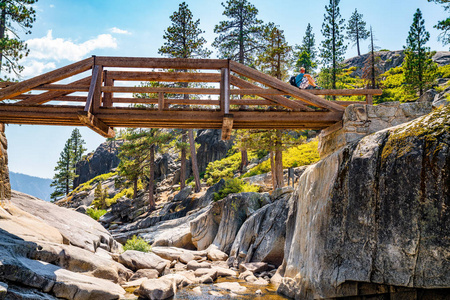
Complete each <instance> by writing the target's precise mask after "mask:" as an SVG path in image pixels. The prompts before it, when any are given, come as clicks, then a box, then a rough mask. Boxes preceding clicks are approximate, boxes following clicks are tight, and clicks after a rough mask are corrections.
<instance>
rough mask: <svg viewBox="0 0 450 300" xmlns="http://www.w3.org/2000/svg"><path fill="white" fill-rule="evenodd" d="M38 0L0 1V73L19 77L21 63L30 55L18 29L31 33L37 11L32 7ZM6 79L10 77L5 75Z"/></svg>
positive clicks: (21, 68) (21, 67)
mask: <svg viewBox="0 0 450 300" xmlns="http://www.w3.org/2000/svg"><path fill="white" fill-rule="evenodd" d="M36 2H37V0H9V1H6V0H2V1H0V10H1V13H0V73H1V72H3V74H4V73H5V72H6V73H11V72H12V73H14V74H16V75H19V73H20V72H21V71H22V70H23V66H21V65H20V64H19V61H20V60H21V59H22V58H24V57H25V56H27V55H28V52H29V50H28V48H27V44H26V43H25V42H24V41H22V40H20V38H19V33H18V31H17V28H21V29H23V30H24V31H25V34H29V33H31V31H30V29H31V28H32V27H33V22H34V21H35V20H36V11H35V10H34V9H33V8H32V7H31V5H32V4H35V3H36ZM3 77H4V79H5V80H6V79H8V77H7V76H6V75H5V74H4V76H3Z"/></svg>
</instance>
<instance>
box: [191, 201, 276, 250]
mask: <svg viewBox="0 0 450 300" xmlns="http://www.w3.org/2000/svg"><path fill="white" fill-rule="evenodd" d="M268 203H270V198H269V196H268V195H267V194H259V193H239V194H231V195H228V196H227V197H226V198H224V199H222V200H219V201H216V202H213V203H212V204H210V205H209V206H207V207H206V208H205V212H203V213H202V214H200V215H198V216H197V217H196V218H195V219H194V220H192V221H191V222H190V230H191V234H192V242H193V243H194V245H196V247H197V249H199V250H204V249H206V248H208V247H209V245H211V244H214V245H216V246H217V247H218V249H219V250H221V251H223V252H225V253H229V252H230V250H231V245H232V243H233V241H234V239H235V237H236V234H237V233H238V231H239V229H240V228H241V226H242V224H243V223H244V222H245V220H246V219H247V218H248V217H249V216H251V215H252V214H253V213H254V212H255V211H257V210H258V209H260V208H261V207H262V206H264V205H266V204H268Z"/></svg>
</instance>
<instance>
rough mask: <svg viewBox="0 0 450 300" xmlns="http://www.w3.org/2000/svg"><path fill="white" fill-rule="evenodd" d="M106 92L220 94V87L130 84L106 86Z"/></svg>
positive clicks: (103, 88)
mask: <svg viewBox="0 0 450 300" xmlns="http://www.w3.org/2000/svg"><path fill="white" fill-rule="evenodd" d="M101 91H102V92H105V93H112V92H114V93H159V92H163V93H168V94H200V95H219V94H220V89H205V88H199V89H196V88H166V87H163V88H156V87H131V86H130V87H128V86H104V87H102V88H101Z"/></svg>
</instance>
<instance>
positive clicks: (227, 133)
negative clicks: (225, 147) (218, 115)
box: [222, 114, 233, 141]
mask: <svg viewBox="0 0 450 300" xmlns="http://www.w3.org/2000/svg"><path fill="white" fill-rule="evenodd" d="M232 129H233V115H232V114H225V115H224V116H223V121H222V140H223V141H228V140H229V139H230V138H231V130H232Z"/></svg>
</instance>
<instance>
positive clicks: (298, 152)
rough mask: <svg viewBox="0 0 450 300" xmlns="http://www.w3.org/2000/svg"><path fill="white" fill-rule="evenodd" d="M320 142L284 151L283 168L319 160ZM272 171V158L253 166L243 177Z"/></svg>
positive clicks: (304, 164) (315, 141)
mask: <svg viewBox="0 0 450 300" xmlns="http://www.w3.org/2000/svg"><path fill="white" fill-rule="evenodd" d="M318 144H319V142H318V141H317V140H314V141H312V142H309V143H306V144H302V145H300V146H296V147H291V148H289V149H287V150H286V151H283V168H295V167H300V166H306V165H310V164H313V163H315V162H317V161H319V159H320V157H319V151H318V150H317V147H318ZM267 172H270V160H266V161H264V162H262V163H260V164H259V165H257V166H256V167H254V168H251V169H250V170H249V171H248V172H247V173H245V174H244V175H242V177H241V178H246V177H251V176H255V175H259V174H264V173H267Z"/></svg>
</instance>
